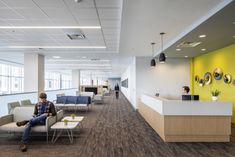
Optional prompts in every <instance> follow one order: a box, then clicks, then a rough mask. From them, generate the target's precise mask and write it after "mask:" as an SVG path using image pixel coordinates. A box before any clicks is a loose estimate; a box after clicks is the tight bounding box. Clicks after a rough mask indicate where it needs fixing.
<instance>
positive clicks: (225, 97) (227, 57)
mask: <svg viewBox="0 0 235 157" xmlns="http://www.w3.org/2000/svg"><path fill="white" fill-rule="evenodd" d="M190 63H191V68H190V69H191V76H190V78H191V79H190V80H191V83H190V85H191V93H192V94H198V95H200V100H211V91H212V90H215V89H218V90H220V91H221V94H220V96H219V97H218V99H219V101H232V103H233V117H232V122H233V123H235V86H234V85H233V84H232V82H231V84H225V83H224V81H223V79H221V80H215V79H212V83H211V84H210V85H204V86H203V87H200V86H199V84H198V83H196V82H195V81H194V76H195V75H198V76H199V77H200V78H204V74H205V73H206V72H211V73H212V74H213V71H214V69H216V68H221V69H222V70H223V74H230V75H231V76H232V80H233V79H235V44H232V45H230V46H227V47H225V48H222V49H219V50H216V51H213V52H210V53H207V54H204V55H201V56H198V57H195V58H193V59H191V62H190Z"/></svg>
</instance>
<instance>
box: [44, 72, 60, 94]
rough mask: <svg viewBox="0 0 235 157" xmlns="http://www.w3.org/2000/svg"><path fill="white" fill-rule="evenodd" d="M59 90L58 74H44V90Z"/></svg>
mask: <svg viewBox="0 0 235 157" xmlns="http://www.w3.org/2000/svg"><path fill="white" fill-rule="evenodd" d="M57 89H60V74H59V73H55V72H46V74H45V90H57Z"/></svg>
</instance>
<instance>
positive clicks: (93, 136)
mask: <svg viewBox="0 0 235 157" xmlns="http://www.w3.org/2000/svg"><path fill="white" fill-rule="evenodd" d="M68 114H70V113H68ZM79 115H84V116H85V119H84V122H83V125H84V129H82V130H81V132H80V133H79V134H78V135H77V137H76V138H75V139H74V144H69V141H68V138H67V137H61V138H59V139H58V141H57V142H56V143H55V144H51V143H49V144H46V141H45V140H44V137H43V138H42V137H39V136H34V137H32V138H31V141H30V143H29V149H28V151H27V152H26V153H22V152H20V151H19V149H18V144H19V141H20V135H19V136H12V135H7V137H5V136H6V135H3V134H1V140H0V149H1V151H0V157H41V156H43V157H47V156H48V157H49V156H50V157H51V156H56V157H234V156H235V139H234V137H233V139H232V142H230V143H164V142H163V141H162V140H161V138H160V137H159V136H158V135H157V134H156V133H155V131H154V130H153V129H151V127H150V126H149V125H148V124H147V123H146V122H145V121H144V119H142V117H141V116H140V115H139V114H138V112H136V111H134V109H133V108H132V107H131V105H130V103H129V102H128V101H127V100H126V98H125V97H124V96H123V95H122V94H120V98H119V99H118V100H117V99H116V98H115V94H114V93H112V94H111V96H108V97H105V103H104V104H103V105H93V106H92V109H91V110H90V111H89V112H88V113H85V112H79ZM234 130H235V129H233V135H234V133H235V132H234Z"/></svg>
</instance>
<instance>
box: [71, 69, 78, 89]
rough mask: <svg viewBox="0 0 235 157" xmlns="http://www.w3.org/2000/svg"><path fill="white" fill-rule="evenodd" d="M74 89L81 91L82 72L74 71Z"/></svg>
mask: <svg viewBox="0 0 235 157" xmlns="http://www.w3.org/2000/svg"><path fill="white" fill-rule="evenodd" d="M72 88H77V89H78V90H79V89H80V70H72Z"/></svg>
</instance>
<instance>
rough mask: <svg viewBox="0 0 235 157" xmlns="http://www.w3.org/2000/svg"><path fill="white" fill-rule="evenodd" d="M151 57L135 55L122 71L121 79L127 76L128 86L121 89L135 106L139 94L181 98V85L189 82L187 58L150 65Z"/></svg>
mask: <svg viewBox="0 0 235 157" xmlns="http://www.w3.org/2000/svg"><path fill="white" fill-rule="evenodd" d="M151 59H152V58H151V57H135V58H134V59H133V62H131V64H130V65H129V66H128V68H127V69H126V71H125V72H124V73H123V75H122V78H121V80H125V79H126V78H128V83H129V86H128V88H124V87H122V88H121V91H122V92H123V94H124V95H125V96H126V98H127V99H128V100H129V101H130V103H131V104H132V105H133V107H135V108H136V106H137V100H138V99H139V97H140V95H141V94H149V95H155V93H160V96H162V97H167V98H170V99H181V94H182V86H184V85H189V84H190V64H189V60H188V59H180V58H179V59H178V58H175V59H169V58H168V59H167V61H166V63H165V64H160V63H157V66H156V67H155V68H151V67H150V60H151Z"/></svg>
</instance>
